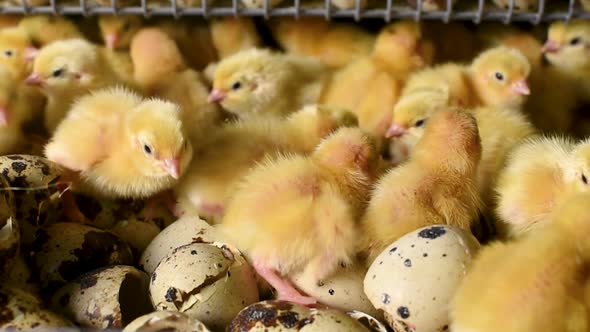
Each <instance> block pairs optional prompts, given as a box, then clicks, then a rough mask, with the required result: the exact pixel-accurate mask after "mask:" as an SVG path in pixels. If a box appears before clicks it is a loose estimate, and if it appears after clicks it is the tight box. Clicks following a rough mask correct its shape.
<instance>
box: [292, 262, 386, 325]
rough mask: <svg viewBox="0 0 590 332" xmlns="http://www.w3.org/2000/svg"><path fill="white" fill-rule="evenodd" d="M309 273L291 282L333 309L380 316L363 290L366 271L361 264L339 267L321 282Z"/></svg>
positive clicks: (296, 276) (300, 274) (296, 277)
mask: <svg viewBox="0 0 590 332" xmlns="http://www.w3.org/2000/svg"><path fill="white" fill-rule="evenodd" d="M309 271H310V270H308V271H307V273H306V271H303V272H301V273H298V274H296V275H294V276H292V277H290V280H291V281H292V282H293V284H294V285H295V286H297V288H299V289H300V290H302V291H303V292H305V293H306V294H308V295H310V296H312V297H314V298H315V299H317V300H318V301H319V302H320V303H323V304H326V305H328V306H330V307H332V308H335V309H340V310H344V311H350V310H359V311H364V312H367V313H369V314H371V315H374V316H379V311H378V310H377V309H375V307H373V305H372V304H371V301H369V299H368V298H367V296H366V295H365V292H364V290H363V279H364V277H365V272H366V270H365V268H364V267H362V266H361V265H360V264H357V265H353V266H349V267H346V266H344V267H343V266H338V268H337V270H336V271H335V272H334V273H333V274H332V276H331V277H330V278H328V279H326V280H322V281H321V282H320V281H318V280H315V279H314V278H313V276H312V275H311V274H310V273H309Z"/></svg>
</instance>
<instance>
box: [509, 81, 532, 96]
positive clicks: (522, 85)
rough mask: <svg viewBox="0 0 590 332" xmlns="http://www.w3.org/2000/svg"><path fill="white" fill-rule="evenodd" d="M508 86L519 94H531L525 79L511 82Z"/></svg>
mask: <svg viewBox="0 0 590 332" xmlns="http://www.w3.org/2000/svg"><path fill="white" fill-rule="evenodd" d="M510 88H511V89H512V92H514V93H517V94H519V95H523V96H528V95H530V94H531V90H530V89H529V85H528V84H527V82H526V80H520V81H517V82H515V83H513V84H512V86H511V87H510Z"/></svg>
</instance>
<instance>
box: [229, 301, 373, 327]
mask: <svg viewBox="0 0 590 332" xmlns="http://www.w3.org/2000/svg"><path fill="white" fill-rule="evenodd" d="M227 331H228V332H288V331H299V332H324V331H339V332H369V330H368V329H367V328H365V327H364V326H363V325H362V324H360V323H359V322H357V321H356V320H355V319H353V318H351V317H349V316H347V315H346V314H345V313H343V312H340V311H337V310H318V309H309V308H306V307H303V306H300V305H297V304H294V303H289V302H284V301H264V302H259V303H254V304H252V305H250V306H248V307H246V308H244V309H243V310H242V311H240V313H239V314H238V315H237V316H236V317H235V318H234V320H233V321H232V322H231V324H230V325H229V327H228V328H227Z"/></svg>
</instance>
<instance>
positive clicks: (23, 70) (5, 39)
mask: <svg viewBox="0 0 590 332" xmlns="http://www.w3.org/2000/svg"><path fill="white" fill-rule="evenodd" d="M36 51H37V49H36V48H34V47H33V44H32V43H31V41H30V39H29V37H28V36H27V34H26V33H25V32H24V31H23V30H22V29H19V28H5V29H2V30H1V31H0V63H1V64H3V65H6V66H7V67H8V69H10V70H11V71H12V73H13V74H14V75H15V76H16V77H18V78H25V76H26V75H27V72H28V71H29V70H30V62H31V60H32V56H33V55H35V54H36Z"/></svg>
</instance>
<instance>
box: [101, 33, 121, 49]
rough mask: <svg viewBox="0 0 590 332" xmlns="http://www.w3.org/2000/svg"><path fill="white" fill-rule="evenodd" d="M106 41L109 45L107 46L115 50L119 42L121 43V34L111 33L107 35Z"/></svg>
mask: <svg viewBox="0 0 590 332" xmlns="http://www.w3.org/2000/svg"><path fill="white" fill-rule="evenodd" d="M104 41H105V44H106V45H107V48H109V49H111V50H114V49H115V48H117V44H118V43H119V36H117V34H115V33H110V34H108V35H106V36H105V38H104Z"/></svg>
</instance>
